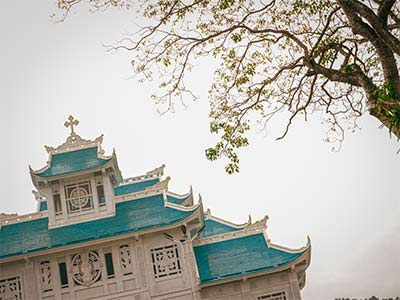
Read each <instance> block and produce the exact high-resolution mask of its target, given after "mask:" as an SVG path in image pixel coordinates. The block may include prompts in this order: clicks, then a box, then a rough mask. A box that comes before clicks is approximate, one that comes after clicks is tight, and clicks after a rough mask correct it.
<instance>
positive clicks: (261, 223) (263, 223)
mask: <svg viewBox="0 0 400 300" xmlns="http://www.w3.org/2000/svg"><path fill="white" fill-rule="evenodd" d="M268 218H269V217H268V215H265V217H264V218H262V219H261V220H258V221H256V222H255V223H253V224H251V216H250V215H249V221H248V223H247V224H246V225H245V227H244V228H245V229H253V228H254V229H256V228H265V227H267V221H268Z"/></svg>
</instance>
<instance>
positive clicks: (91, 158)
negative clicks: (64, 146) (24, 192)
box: [34, 146, 112, 177]
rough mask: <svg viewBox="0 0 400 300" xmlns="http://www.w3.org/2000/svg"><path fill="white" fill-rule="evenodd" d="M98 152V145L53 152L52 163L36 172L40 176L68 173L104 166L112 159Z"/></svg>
mask: <svg viewBox="0 0 400 300" xmlns="http://www.w3.org/2000/svg"><path fill="white" fill-rule="evenodd" d="M98 152H99V151H98V147H97V146H95V147H90V148H86V149H80V150H75V151H71V152H64V153H56V154H52V155H51V161H50V165H49V166H46V167H45V168H44V170H43V171H42V170H39V171H38V172H34V173H35V175H36V176H39V177H52V176H60V175H66V174H70V173H75V172H82V171H85V170H91V169H95V168H99V167H102V166H103V165H105V164H106V163H108V162H109V161H110V160H111V159H112V157H102V156H101V155H99V153H98Z"/></svg>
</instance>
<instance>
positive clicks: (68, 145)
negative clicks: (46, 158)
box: [44, 115, 104, 155]
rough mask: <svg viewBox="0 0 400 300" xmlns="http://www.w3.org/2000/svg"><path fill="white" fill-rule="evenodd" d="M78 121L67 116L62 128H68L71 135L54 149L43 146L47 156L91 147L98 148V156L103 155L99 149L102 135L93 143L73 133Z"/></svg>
mask: <svg viewBox="0 0 400 300" xmlns="http://www.w3.org/2000/svg"><path fill="white" fill-rule="evenodd" d="M78 124H79V121H78V120H77V119H75V117H74V116H72V115H69V117H68V119H67V121H65V123H64V126H65V127H67V128H68V127H70V129H71V134H70V135H69V137H67V140H66V141H65V142H64V143H63V144H62V145H60V146H58V147H56V148H54V147H50V146H44V147H45V148H46V150H47V152H48V153H49V154H54V153H58V152H65V151H72V150H76V149H82V148H85V147H93V146H98V151H99V154H100V155H103V154H104V151H103V150H102V149H101V143H102V142H103V135H100V136H99V137H97V138H96V139H95V140H94V141H92V140H85V139H83V138H81V137H80V136H79V135H78V134H76V132H75V126H78Z"/></svg>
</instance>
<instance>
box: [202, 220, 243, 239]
mask: <svg viewBox="0 0 400 300" xmlns="http://www.w3.org/2000/svg"><path fill="white" fill-rule="evenodd" d="M204 223H205V227H204V231H203V236H204V237H207V236H211V235H216V234H221V233H227V232H231V231H237V230H240V229H239V228H235V227H232V226H228V225H225V224H222V223H220V222H217V221H215V220H211V219H208V220H205V221H204Z"/></svg>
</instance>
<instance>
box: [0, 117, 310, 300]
mask: <svg viewBox="0 0 400 300" xmlns="http://www.w3.org/2000/svg"><path fill="white" fill-rule="evenodd" d="M76 125H78V121H77V120H76V119H74V118H73V117H72V116H70V117H69V119H68V120H67V122H66V123H65V126H66V127H70V130H71V133H70V135H69V136H68V138H67V140H66V141H65V143H63V144H62V145H60V146H58V147H55V148H54V147H48V146H46V150H47V152H48V154H49V159H48V161H47V163H46V165H45V166H44V167H43V168H41V169H39V170H34V169H32V168H30V175H31V178H32V182H33V185H34V186H35V191H34V192H33V193H34V198H35V200H36V201H37V211H36V212H34V213H31V214H26V215H17V214H4V213H2V214H1V215H0V300H22V299H26V300H38V299H46V300H55V299H79V300H83V299H109V300H111V299H113V300H117V299H118V300H127V299H131V300H149V299H157V300H164V299H176V300H189V299H198V300H200V299H204V300H205V299H215V300H228V299H229V300H231V299H233V300H239V299H243V300H248V299H254V300H261V299H265V300H299V299H301V295H300V290H301V289H302V288H303V287H304V285H305V278H306V269H307V268H308V266H309V264H310V256H311V245H310V241H309V239H308V242H307V245H306V246H304V247H303V248H301V249H297V250H293V249H288V248H285V247H282V246H278V245H275V244H273V243H272V242H271V241H270V239H269V238H268V234H267V225H266V223H267V219H268V217H267V216H266V217H264V218H263V219H261V220H259V221H256V222H252V221H251V218H250V217H249V220H248V221H247V222H244V223H243V224H233V223H231V222H229V221H226V220H223V219H221V218H219V217H216V216H213V215H212V214H211V212H210V210H209V209H207V210H204V208H203V204H202V200H201V197H200V195H199V197H198V198H197V197H196V198H197V200H196V199H195V197H194V195H193V193H192V189H191V188H190V190H189V192H188V193H187V194H184V195H179V194H176V193H173V192H171V191H169V190H168V182H169V180H170V178H169V177H164V166H161V167H158V168H156V169H154V170H151V171H149V172H147V173H145V174H143V175H139V176H135V177H131V178H124V177H123V176H122V173H121V170H120V168H119V166H118V161H117V156H116V153H115V151H114V152H113V153H112V154H111V155H109V156H108V155H105V153H104V151H103V149H102V146H101V145H102V141H103V136H100V137H98V138H96V139H95V140H86V139H83V138H81V137H80V136H79V135H78V134H76V133H75V126H76Z"/></svg>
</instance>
